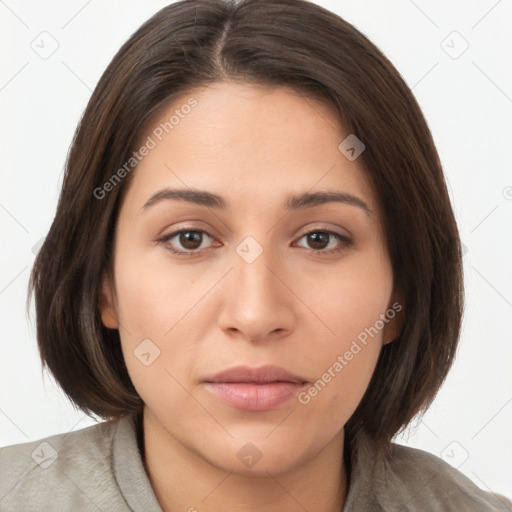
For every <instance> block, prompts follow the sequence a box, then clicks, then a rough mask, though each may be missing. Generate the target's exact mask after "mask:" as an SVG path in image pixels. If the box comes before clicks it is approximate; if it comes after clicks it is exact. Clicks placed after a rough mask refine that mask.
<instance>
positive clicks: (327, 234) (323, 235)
mask: <svg viewBox="0 0 512 512" xmlns="http://www.w3.org/2000/svg"><path fill="white" fill-rule="evenodd" d="M302 239H305V243H306V244H307V245H306V246H305V245H301V244H299V243H298V244H297V245H299V246H300V247H304V248H306V249H310V250H312V251H313V252H319V253H336V252H340V251H342V250H343V249H345V248H347V247H349V246H350V245H351V244H352V241H351V240H350V239H349V238H348V237H346V236H344V235H342V234H340V233H336V232H335V231H327V230H316V231H310V232H308V233H305V234H303V235H302V236H301V237H300V238H299V240H302Z"/></svg>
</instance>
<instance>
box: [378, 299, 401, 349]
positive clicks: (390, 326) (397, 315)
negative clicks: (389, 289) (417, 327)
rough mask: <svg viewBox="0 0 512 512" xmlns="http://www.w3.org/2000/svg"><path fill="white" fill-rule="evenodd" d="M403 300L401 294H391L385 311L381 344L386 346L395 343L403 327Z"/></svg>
mask: <svg viewBox="0 0 512 512" xmlns="http://www.w3.org/2000/svg"><path fill="white" fill-rule="evenodd" d="M404 317H405V316H404V299H403V294H402V292H393V295H392V297H391V300H390V301H389V306H388V309H387V310H386V319H387V321H386V322H385V324H384V328H383V330H382V344H383V345H387V344H388V343H391V342H393V341H395V340H396V339H397V338H398V336H399V335H400V333H401V331H402V327H403V325H404Z"/></svg>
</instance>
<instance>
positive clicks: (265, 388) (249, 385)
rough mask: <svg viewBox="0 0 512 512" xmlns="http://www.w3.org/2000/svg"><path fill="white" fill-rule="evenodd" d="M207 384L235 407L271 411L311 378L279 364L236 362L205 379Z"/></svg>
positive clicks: (214, 392) (213, 391)
mask: <svg viewBox="0 0 512 512" xmlns="http://www.w3.org/2000/svg"><path fill="white" fill-rule="evenodd" d="M204 384H205V386H206V388H207V389H208V390H209V391H210V392H211V393H212V394H213V395H214V396H215V397H216V398H217V399H219V400H221V401H222V402H224V403H226V404H227V405H230V406H231V407H234V408H236V409H244V410H247V411H269V410H272V409H277V408H278V407H279V406H281V405H283V404H284V403H286V402H287V401H288V400H290V398H292V397H293V396H295V395H296V394H297V393H298V392H299V391H300V390H301V389H302V388H303V387H304V386H305V385H306V384H308V382H307V381H306V379H303V378H302V377H300V376H298V375H294V374H292V373H290V372H288V371H286V370H284V369H283V368H279V367H277V366H271V365H267V366H262V367H260V368H251V367H248V366H237V367H235V368H231V369H228V370H225V371H222V372H220V373H218V374H216V375H214V376H212V377H209V378H207V379H205V381H204Z"/></svg>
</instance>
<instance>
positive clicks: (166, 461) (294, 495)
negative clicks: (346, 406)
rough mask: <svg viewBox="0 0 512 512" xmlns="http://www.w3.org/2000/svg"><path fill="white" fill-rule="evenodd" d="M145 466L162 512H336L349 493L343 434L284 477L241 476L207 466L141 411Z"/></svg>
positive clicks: (269, 473) (341, 506) (277, 475)
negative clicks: (314, 511) (181, 511)
mask: <svg viewBox="0 0 512 512" xmlns="http://www.w3.org/2000/svg"><path fill="white" fill-rule="evenodd" d="M142 427H143V444H144V466H145V468H146V472H147V474H148V477H149V480H150V482H151V485H152V487H153V490H154V492H155V495H156V497H157V500H158V502H159V503H160V506H161V508H162V510H163V511H164V512H175V511H177V510H183V511H189V512H197V511H205V512H232V511H233V512H234V511H239V510H244V511H246V512H262V511H268V510H279V511H280V512H297V510H322V511H325V512H340V511H341V510H342V509H343V505H344V503H345V498H346V492H347V475H346V470H345V465H344V463H343V440H344V436H343V430H341V431H340V432H339V433H338V434H337V435H336V436H335V437H334V438H333V439H332V440H331V441H329V443H328V444H327V445H326V446H325V447H324V448H323V449H322V450H321V452H320V453H318V454H317V455H316V456H315V457H314V458H312V459H310V460H308V461H307V462H304V463H302V464H300V465H298V466H296V467H293V469H290V470H289V471H287V472H280V473H275V474H273V473H272V472H267V473H266V474H265V475H258V476H256V475H249V476H247V475H245V474H238V473H236V472H233V471H229V470H225V469H223V468H221V467H218V466H215V465H213V464H211V463H210V462H208V461H207V460H205V459H204V458H203V457H201V455H200V454H199V453H197V452H194V451H192V450H190V449H189V448H187V447H185V446H184V445H183V444H181V443H180V442H179V441H178V440H176V439H175V438H174V437H172V436H171V434H169V432H167V431H166V430H165V428H163V427H162V426H161V425H160V424H159V422H158V421H157V420H156V419H155V418H154V417H153V416H152V415H151V413H150V412H149V411H148V409H147V408H144V414H143V420H142Z"/></svg>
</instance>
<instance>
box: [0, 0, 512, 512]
mask: <svg viewBox="0 0 512 512" xmlns="http://www.w3.org/2000/svg"><path fill="white" fill-rule="evenodd" d="M306 27H307V34H306V37H305V33H304V32H305V28H306ZM31 287H32V288H31V289H32V291H33V292H34V294H35V302H36V313H37V331H38V343H39V348H40V352H41V357H42V360H43V363H44V364H45V365H46V366H47V367H48V368H49V369H50V371H51V372H52V373H53V375H54V376H55V378H56V379H57V381H58V382H59V384H60V385H61V386H62V388H63V389H64V391H65V392H66V393H67V395H68V396H69V397H70V399H71V400H72V401H73V403H74V404H76V405H77V406H78V407H79V408H81V409H82V410H83V411H85V412H87V413H89V414H96V415H99V416H100V417H102V418H104V419H105V420H107V421H105V422H102V423H99V424H98V425H95V426H92V427H88V428H86V429H82V430H79V431H75V432H72V433H69V434H64V435H58V436H53V437H50V438H47V439H45V440H42V441H38V442H35V443H28V444H24V445H16V446H12V447H8V448H4V449H2V450H1V452H0V453H1V457H2V465H3V467H4V468H6V471H5V470H4V474H5V478H3V479H2V491H1V495H0V499H1V501H0V507H2V508H1V509H2V510H33V509H35V508H37V507H42V508H45V509H49V510H97V509H99V510H140V511H160V510H161V511H178V510H188V511H194V510H198V511H203V510H204V511H220V510H222V511H227V510H247V511H260V510H280V511H296V510H321V511H326V512H331V511H340V510H344V511H367V510H368V511H373V510H379V511H380V510H384V511H397V510H411V511H412V510H414V511H419V510H422V511H423V510H436V511H441V510H442V511H445V510H447V511H448V510H450V511H451V510H464V511H468V510H475V511H477V510H478V511H483V510H488V511H495V510H512V505H511V503H510V502H509V501H507V500H506V498H504V497H502V496H499V495H496V494H492V493H489V492H485V491H483V490H480V489H479V488H478V487H476V486H475V485H474V484H473V483H472V482H471V481H469V480H468V479H467V478H466V477H464V476H463V475H462V474H461V473H459V472H458V471H456V470H454V469H452V468H451V467H450V466H448V465H447V464H445V463H444V462H443V461H441V460H440V459H438V458H437V457H434V456H433V455H430V454H427V453H425V452H422V451H419V450H414V449H412V448H406V447H402V446H398V445H395V444H393V443H391V439H392V438H393V436H394V435H395V434H396V433H397V432H399V431H400V430H401V429H403V428H404V427H405V426H406V425H407V424H408V423H409V422H410V421H411V419H412V418H413V417H414V416H415V415H416V414H417V413H418V412H421V411H423V410H425V409H426V408H427V407H428V405H429V404H430V403H431V401H432V400H433V397H434V396H435V394H436V392H437V390H438V389H439V387H440V385H441V384H442V382H443V380H444V378H445V376H446V374H447V372H448V370H449V368H450V366H451V364H452V361H453V357H454V353H455V349H456V345H457V341H458V337H459V330H460V322H461V316H462V309H463V303H462V302H463V301H462V296H463V287H462V267H461V248H460V240H459V236H458V231H457V226H456V223H455V220H454V216H453V212H452V208H451V205H450V201H449V197H448V194H447V190H446V186H445V181H444V177H443V173H442V168H441V164H440V161H439V158H438V155H437V152H436V149H435V147H434V144H433V141H432V138H431V135H430V132H429V130H428V127H427V125H426V122H425V120H424V118H423V115H422V113H421V111H420V109H419V107H418V105H417V103H416V101H415V99H414V97H413V96H412V94H411V92H410V90H409V89H408V88H407V86H406V84H405V83H404V81H403V80H402V79H401V77H400V75H399V73H398V72H397V71H396V70H395V68H394V67H393V66H392V65H391V63H390V62H389V61H388V60H387V59H386V58H385V57H384V56H383V55H382V53H381V52H380V51H379V50H378V49H377V48H376V47H375V46H374V45H373V44H372V43H371V42H370V41H369V40H368V39H366V38H365V37H364V36H363V35H362V34H360V33H359V32H358V31H357V30H356V29H355V28H354V27H352V26H351V25H349V24H348V23H346V22H345V21H343V20H342V19H340V18H339V17H337V16H335V15H334V14H332V13H330V12H328V11H326V10H324V9H322V8H320V7H318V6H315V5H314V4H311V3H308V2H305V1H298V0H279V1H267V0H263V1H262V0H245V1H244V0H242V1H241V2H222V1H214V2H211V1H208V2H206V1H199V0H185V1H183V2H178V3H175V4H173V5H170V6H168V7H166V8H164V9H162V10H161V11H160V12H158V13H157V14H156V15H155V16H154V17H153V18H151V19H150V20H149V21H148V22H146V23H145V24H144V25H143V26H142V27H141V28H140V29H139V30H138V31H137V32H136V33H135V34H134V35H133V36H132V37H131V38H130V39H129V40H128V41H127V42H126V43H125V44H124V45H123V47H122V48H121V49H120V51H119V52H118V54H117V55H116V56H115V57H114V59H113V61H112V62H111V64H110V65H109V67H108V68H107V70H106V71H105V73H104V75H103V77H102V78H101V80H100V82H99V83H98V86H97V87H96V89H95V91H94V93H93V95H92V98H91V100H90V102H89V105H88V106H87V109H86V111H85V113H84V116H83V118H82V120H81V123H80V125H79V127H78V129H77V132H76V136H75V139H74V141H73V145H72V148H71V151H70V154H69V158H68V162H67V171H66V175H65V179H64V183H63V188H62V193H61V197H60V200H59V205H58V208H57V213H56V217H55V219H54V222H53V224H52V227H51V229H50V232H49V233H48V236H47V238H46V240H45V243H44V245H43V246H42V248H41V251H40V253H39V255H38V257H37V260H36V263H35V266H34V270H33V274H32V281H31Z"/></svg>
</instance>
